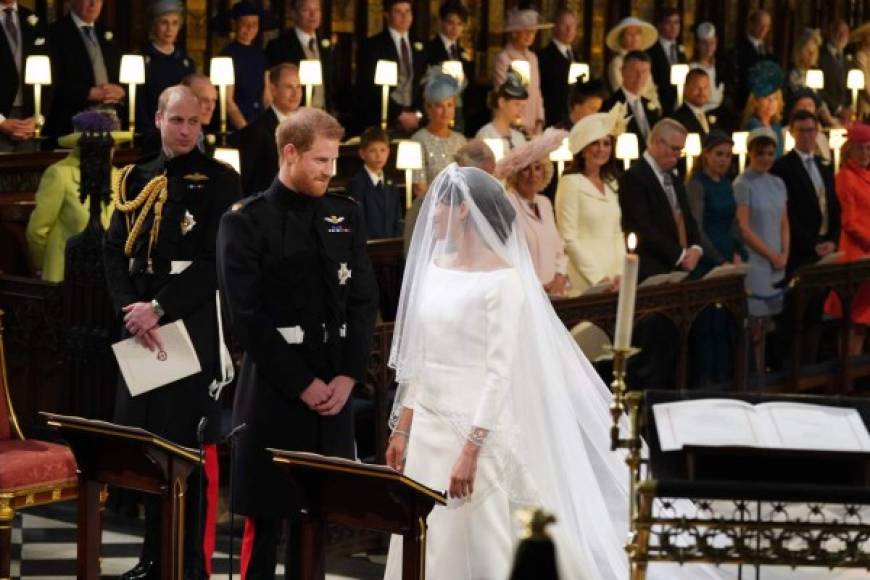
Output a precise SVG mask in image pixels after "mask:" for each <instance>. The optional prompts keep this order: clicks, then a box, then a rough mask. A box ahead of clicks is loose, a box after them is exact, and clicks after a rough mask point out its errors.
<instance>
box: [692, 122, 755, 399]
mask: <svg viewBox="0 0 870 580" xmlns="http://www.w3.org/2000/svg"><path fill="white" fill-rule="evenodd" d="M733 146H734V143H733V142H732V140H731V137H729V136H728V135H727V134H725V133H724V132H722V131H720V130H718V129H714V130H713V131H711V132H710V134H709V135H707V138H706V139H704V147H703V151H702V153H701V158H700V164H699V166H698V167H697V169H696V171H695V172H694V174H693V175H692V178H691V180H690V181H689V183H688V184H687V185H686V193H687V195H688V197H689V206H690V207H691V209H692V215H693V216H694V218H695V221H696V222H697V224H698V226H699V229H700V234H701V245H702V247H703V248H704V255H703V257H702V258H701V261H700V262H699V264H698V267H697V268H695V270H694V271H693V272H692V277H694V278H701V277H703V276H704V275H705V274H707V273H708V272H709V271H710V270H712V269H713V268H715V267H716V266H720V265H722V264H727V263H732V264H740V263H742V262H743V261H744V260H745V259H746V257H747V256H746V248H744V246H743V241H742V240H741V239H740V232H739V231H738V230H737V227H736V221H735V214H736V212H737V203H736V201H735V199H734V189H733V188H732V186H731V181H730V180H729V179H728V170H729V169H730V167H731V152H732V148H733ZM692 335H693V336H692V339H691V341H690V343H691V344H692V345H693V356H692V357H691V360H692V363H693V365H692V377H693V380H692V383H693V384H694V385H695V386H713V385H718V384H722V383H726V382H728V381H729V380H730V379H731V374H732V370H733V361H734V343H735V341H736V339H737V328H736V327H735V324H734V319H733V317H731V315H730V314H729V313H728V312H727V311H724V310H723V309H721V308H714V307H710V308H707V309H706V310H704V312H702V313H701V314H700V315H699V316H698V318H697V319H696V321H695V323H694V325H693V326H692Z"/></svg>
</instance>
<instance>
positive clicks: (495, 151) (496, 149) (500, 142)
mask: <svg viewBox="0 0 870 580" xmlns="http://www.w3.org/2000/svg"><path fill="white" fill-rule="evenodd" d="M483 142H484V143H486V146H487V147H489V149H490V151H492V156H493V157H495V162H496V163H498V162H499V161H501V158H502V157H504V139H493V138H489V139H484V140H483Z"/></svg>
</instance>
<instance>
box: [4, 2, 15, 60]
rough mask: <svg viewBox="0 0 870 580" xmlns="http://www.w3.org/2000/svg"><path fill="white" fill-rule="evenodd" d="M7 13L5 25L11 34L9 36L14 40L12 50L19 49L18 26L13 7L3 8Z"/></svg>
mask: <svg viewBox="0 0 870 580" xmlns="http://www.w3.org/2000/svg"><path fill="white" fill-rule="evenodd" d="M3 12H5V13H6V19H5V22H4V26H6V32H7V33H8V34H9V38H10V39H11V40H12V47H11V48H12V52H13V53H14V52H15V51H17V50H18V28H17V27H16V26H15V20H14V18H15V11H14V10H13V9H12V8H6V9H5V10H3Z"/></svg>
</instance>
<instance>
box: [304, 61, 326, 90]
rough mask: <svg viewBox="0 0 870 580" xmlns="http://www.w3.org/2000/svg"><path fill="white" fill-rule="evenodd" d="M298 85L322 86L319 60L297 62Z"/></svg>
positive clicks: (321, 70) (321, 71)
mask: <svg viewBox="0 0 870 580" xmlns="http://www.w3.org/2000/svg"><path fill="white" fill-rule="evenodd" d="M299 84H302V85H322V84H323V69H322V68H320V61H319V60H300V61H299Z"/></svg>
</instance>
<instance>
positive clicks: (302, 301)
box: [217, 107, 378, 579]
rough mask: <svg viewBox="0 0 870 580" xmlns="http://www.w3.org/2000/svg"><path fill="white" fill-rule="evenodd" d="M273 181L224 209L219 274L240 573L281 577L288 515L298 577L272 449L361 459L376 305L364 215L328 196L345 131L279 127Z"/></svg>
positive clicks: (285, 486)
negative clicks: (357, 441) (357, 419)
mask: <svg viewBox="0 0 870 580" xmlns="http://www.w3.org/2000/svg"><path fill="white" fill-rule="evenodd" d="M276 135H277V145H278V150H279V151H280V158H281V165H280V169H279V171H278V176H277V178H276V179H275V181H274V182H273V183H272V186H271V187H270V188H269V189H267V190H266V191H264V192H262V193H258V194H257V195H254V196H253V197H249V198H247V199H245V200H244V201H243V202H241V203H239V204H237V205H236V206H235V207H234V208H233V211H230V212H228V213H227V214H226V215H224V217H223V219H222V220H221V226H220V233H219V234H218V250H217V251H218V272H219V274H218V276H219V278H220V284H221V289H222V291H223V295H224V296H225V298H226V303H227V306H228V308H229V311H230V318H231V320H232V328H233V333H234V335H235V336H236V337H237V338H238V340H239V342H240V343H241V345H242V348H243V349H244V351H245V357H244V360H243V362H242V369H241V373H240V375H239V379H238V383H237V385H236V398H235V402H234V405H233V424H234V425H240V424H242V423H246V424H247V426H248V428H247V429H246V430H245V431H243V432H242V433H240V434H239V436H238V443H237V446H236V461H235V466H234V469H235V471H234V472H233V478H234V484H233V485H234V502H235V508H236V510H237V511H238V512H239V513H242V514H245V515H246V516H247V519H246V521H245V539H244V540H243V542H242V565H243V569H242V575H243V576H244V577H248V578H257V579H260V578H273V577H274V575H275V564H276V559H277V558H276V556H277V555H276V547H277V545H278V541H279V540H280V537H281V529H282V523H283V521H284V519H286V518H290V526H289V529H290V532H289V539H288V541H287V546H288V549H287V558H286V560H285V570H286V575H287V578H294V579H295V578H299V577H300V576H299V570H298V566H299V545H298V543H299V534H298V530H299V527H298V525H296V524H297V518H298V511H299V498H298V496H296V495H295V494H294V493H293V491H292V487H291V485H290V482H289V481H288V479H287V478H286V477H285V475H284V474H283V473H282V472H281V470H279V469H277V468H276V467H275V466H274V464H273V463H272V461H271V457H270V455H269V453H268V452H267V451H266V448H268V447H274V448H280V449H291V450H297V451H311V452H316V453H322V454H325V455H332V456H338V457H345V458H351V459H352V458H353V457H354V456H355V451H354V430H353V414H352V409H351V406H350V405H349V404H347V403H348V399H349V398H350V395H351V391H352V390H353V387H354V384H355V383H357V382H362V381H363V380H364V379H365V372H366V367H367V365H368V360H369V356H370V354H371V343H372V333H373V331H374V325H375V318H376V315H377V307H378V289H377V283H376V282H375V277H374V273H373V270H372V266H371V263H370V262H369V258H368V254H367V253H366V232H365V225H364V222H363V216H362V211H361V209H360V207H359V205H358V204H357V203H356V202H354V201H353V200H352V199H350V198H348V197H345V196H341V195H334V194H329V193H327V192H326V190H327V188H328V186H329V180H330V178H331V177H332V173H333V164H334V163H335V160H336V159H337V157H338V147H339V142H340V140H341V138H342V136H343V135H344V129H342V127H341V125H339V124H338V122H337V121H336V120H335V119H334V118H333V117H331V116H330V115H329V114H327V113H325V112H323V111H321V110H319V109H311V108H308V107H304V108H302V109H299V111H297V112H296V113H294V114H293V115H291V116H290V117H289V118H287V119H285V120H284V121H282V122H281V124H280V125H279V127H278V130H277V133H276Z"/></svg>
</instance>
